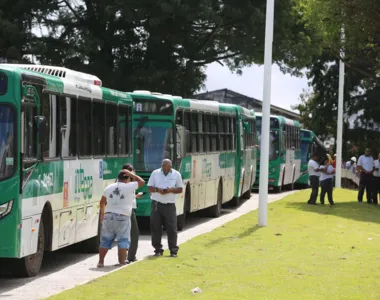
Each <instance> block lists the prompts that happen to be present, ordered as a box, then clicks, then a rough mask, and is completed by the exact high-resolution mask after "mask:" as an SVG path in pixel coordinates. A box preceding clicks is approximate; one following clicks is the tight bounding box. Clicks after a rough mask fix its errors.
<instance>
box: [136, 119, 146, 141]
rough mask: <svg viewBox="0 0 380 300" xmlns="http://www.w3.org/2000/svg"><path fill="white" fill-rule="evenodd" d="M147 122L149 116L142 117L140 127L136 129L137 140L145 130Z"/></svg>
mask: <svg viewBox="0 0 380 300" xmlns="http://www.w3.org/2000/svg"><path fill="white" fill-rule="evenodd" d="M146 121H148V117H147V116H145V117H142V118H141V119H140V122H139V125H138V126H137V128H136V129H135V138H137V137H138V135H139V134H140V132H141V130H142V129H143V127H144V124H145V123H146Z"/></svg>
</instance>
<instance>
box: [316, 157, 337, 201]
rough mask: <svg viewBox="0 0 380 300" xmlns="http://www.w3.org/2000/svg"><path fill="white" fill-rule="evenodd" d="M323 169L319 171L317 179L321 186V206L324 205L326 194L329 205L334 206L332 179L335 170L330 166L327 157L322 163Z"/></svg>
mask: <svg viewBox="0 0 380 300" xmlns="http://www.w3.org/2000/svg"><path fill="white" fill-rule="evenodd" d="M322 164H323V169H322V170H321V175H320V177H319V182H320V185H321V197H320V201H321V204H325V195H326V193H327V198H328V200H329V203H330V205H334V200H333V177H334V175H333V174H334V173H335V169H334V167H333V166H332V163H331V160H330V159H329V158H328V157H327V158H325V159H324V161H323V163H322Z"/></svg>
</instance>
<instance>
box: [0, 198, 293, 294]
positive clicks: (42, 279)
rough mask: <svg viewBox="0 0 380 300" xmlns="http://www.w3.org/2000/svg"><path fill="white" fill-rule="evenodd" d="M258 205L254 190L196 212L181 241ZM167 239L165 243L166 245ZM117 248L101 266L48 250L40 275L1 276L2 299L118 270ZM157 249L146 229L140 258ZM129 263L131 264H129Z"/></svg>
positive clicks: (93, 258) (89, 258)
mask: <svg viewBox="0 0 380 300" xmlns="http://www.w3.org/2000/svg"><path fill="white" fill-rule="evenodd" d="M291 193H292V192H286V193H281V194H269V201H270V202H273V201H276V200H279V199H281V198H283V197H284V196H287V195H289V194H291ZM257 207H258V194H253V195H252V197H251V199H250V200H248V201H246V202H244V203H243V204H242V205H241V206H240V207H238V208H237V209H232V208H230V209H223V210H222V215H221V216H220V217H219V218H217V219H211V218H202V217H198V216H197V215H196V214H195V216H192V217H191V218H190V219H189V224H188V225H187V227H186V229H185V230H184V231H182V232H180V233H179V236H178V242H179V243H180V244H181V243H184V242H186V241H188V240H190V239H192V238H194V237H196V236H198V235H200V234H204V233H206V232H210V231H212V230H214V229H215V228H217V227H219V226H221V225H223V224H224V223H226V222H229V221H231V220H233V219H236V218H238V217H240V216H241V215H243V214H246V213H248V212H250V211H252V210H255V209H257ZM166 244H167V242H166V237H165V241H163V245H166ZM116 251H117V249H116V248H113V249H112V250H111V251H110V252H109V253H108V255H107V257H106V261H105V264H106V267H104V268H103V269H97V268H96V264H97V260H98V256H97V255H94V254H81V253H78V252H75V251H73V250H72V249H70V248H69V249H62V250H60V251H57V252H53V253H47V254H46V256H45V260H44V263H43V265H42V270H41V272H40V274H39V276H37V277H34V278H28V279H14V278H7V276H6V275H2V277H0V299H1V298H4V299H7V300H20V299H28V300H35V299H43V298H45V297H48V296H50V295H53V294H57V293H59V292H61V291H63V290H66V289H70V288H73V287H75V286H77V285H80V284H84V283H86V282H88V281H90V280H93V279H95V278H98V277H101V276H104V275H106V274H108V273H110V272H113V271H115V270H117V269H118V268H116V267H114V264H116V263H117V258H116V257H117V256H116ZM152 253H153V249H152V247H151V245H150V236H149V232H148V231H146V230H143V231H142V235H141V236H140V243H139V251H138V253H137V254H138V258H139V259H140V260H141V259H142V258H144V257H146V256H148V255H152ZM179 255H181V252H179ZM126 267H128V266H126Z"/></svg>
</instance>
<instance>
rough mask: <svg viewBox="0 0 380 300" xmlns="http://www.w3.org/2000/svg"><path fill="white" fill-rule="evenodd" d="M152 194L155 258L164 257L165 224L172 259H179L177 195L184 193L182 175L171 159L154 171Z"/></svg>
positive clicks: (152, 231)
mask: <svg viewBox="0 0 380 300" xmlns="http://www.w3.org/2000/svg"><path fill="white" fill-rule="evenodd" d="M148 191H149V192H150V193H151V197H150V198H151V199H152V212H151V215H150V231H151V234H152V246H153V248H154V249H155V250H154V252H155V256H162V255H163V253H164V250H163V249H162V244H161V238H162V225H163V222H164V223H165V228H166V234H167V236H168V244H169V250H170V256H171V257H177V252H178V249H179V248H178V245H177V210H176V206H175V197H176V194H181V193H182V191H183V182H182V176H181V174H180V173H179V172H178V171H176V170H174V169H173V168H172V162H171V160H170V159H164V160H163V161H162V165H161V168H160V169H157V170H154V171H153V172H152V174H151V175H150V178H149V181H148Z"/></svg>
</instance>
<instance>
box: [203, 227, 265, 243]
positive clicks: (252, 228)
mask: <svg viewBox="0 0 380 300" xmlns="http://www.w3.org/2000/svg"><path fill="white" fill-rule="evenodd" d="M258 229H260V227H259V225H254V226H252V227H250V228H248V229H246V230H245V231H243V232H242V233H240V234H239V235H234V236H226V237H223V238H219V239H215V240H212V241H210V242H209V243H207V245H208V246H213V245H218V244H221V243H223V242H224V241H228V240H235V239H242V238H245V237H247V236H250V235H251V234H253V233H255V232H256V231H257V230H258Z"/></svg>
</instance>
